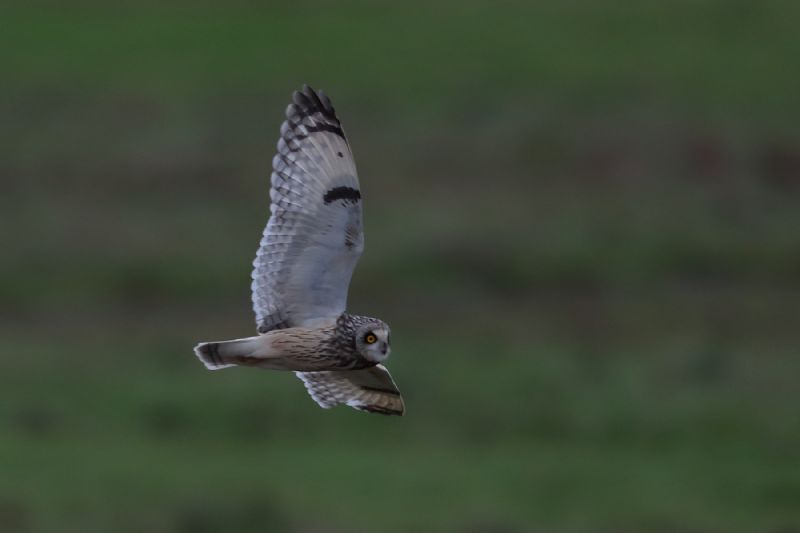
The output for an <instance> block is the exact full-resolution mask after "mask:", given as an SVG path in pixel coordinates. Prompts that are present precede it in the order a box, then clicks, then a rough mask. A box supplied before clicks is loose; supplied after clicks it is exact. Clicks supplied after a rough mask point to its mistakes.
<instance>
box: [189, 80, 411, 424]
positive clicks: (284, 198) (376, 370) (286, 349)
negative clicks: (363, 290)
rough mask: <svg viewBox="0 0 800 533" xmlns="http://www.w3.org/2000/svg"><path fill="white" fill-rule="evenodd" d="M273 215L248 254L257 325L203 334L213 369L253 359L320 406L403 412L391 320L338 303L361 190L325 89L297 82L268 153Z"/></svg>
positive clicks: (201, 347)
mask: <svg viewBox="0 0 800 533" xmlns="http://www.w3.org/2000/svg"><path fill="white" fill-rule="evenodd" d="M271 181H272V187H271V189H270V200H271V205H270V210H271V216H270V218H269V221H268V222H267V227H266V229H265V230H264V235H263V238H262V239H261V244H260V247H259V249H258V252H257V253H256V258H255V261H254V262H253V267H254V268H253V275H252V277H253V282H252V286H251V289H252V298H253V310H254V311H255V315H256V325H257V332H258V335H257V336H255V337H248V338H243V339H236V340H229V341H220V342H203V343H200V344H198V345H197V346H196V347H195V349H194V351H195V354H196V355H197V357H198V358H199V359H200V360H201V361H202V362H203V363H204V364H205V365H206V367H207V368H208V369H210V370H218V369H222V368H229V367H233V366H254V367H259V368H266V369H270V370H285V371H292V372H294V373H295V374H296V375H297V377H299V378H300V380H302V381H303V383H304V384H305V387H306V389H307V390H308V393H309V394H310V395H311V397H312V398H313V399H314V401H316V402H317V403H318V404H319V405H320V406H321V407H323V408H326V409H327V408H331V407H333V406H335V405H340V404H344V405H349V406H350V407H353V408H355V409H359V410H362V411H368V412H371V413H380V414H384V415H402V414H403V413H404V412H405V406H404V404H403V399H402V397H401V396H400V391H399V390H398V389H397V386H396V385H395V384H394V381H393V380H392V377H391V375H390V374H389V371H388V370H387V369H386V367H385V366H383V364H382V363H383V362H384V361H386V359H387V358H388V357H389V354H390V352H391V339H390V332H389V326H388V325H387V324H386V323H385V322H383V321H382V320H378V319H377V318H370V317H365V316H358V315H351V314H349V313H346V312H345V309H346V304H347V289H348V285H349V284H350V278H351V277H352V275H353V270H354V269H355V266H356V263H357V262H358V258H359V257H360V256H361V252H362V251H363V249H364V234H363V230H362V222H361V220H362V216H361V202H362V198H361V190H360V188H359V184H358V175H357V174H356V167H355V162H354V161H353V153H352V151H351V150H350V144H349V143H348V141H347V137H346V136H345V134H344V130H343V129H342V125H341V123H340V122H339V118H338V117H337V116H336V112H335V111H334V109H333V106H332V105H331V101H330V99H329V98H328V97H327V96H326V95H325V94H324V93H323V92H322V91H318V92H317V91H314V90H313V89H311V88H310V87H308V86H307V85H306V86H303V89H302V90H300V91H296V92H295V93H294V94H293V96H292V103H291V104H289V106H288V107H287V108H286V121H285V122H284V123H283V125H282V126H281V135H280V139H279V140H278V153H277V155H275V157H274V158H273V160H272V178H271Z"/></svg>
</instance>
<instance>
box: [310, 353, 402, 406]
mask: <svg viewBox="0 0 800 533" xmlns="http://www.w3.org/2000/svg"><path fill="white" fill-rule="evenodd" d="M295 374H297V377H299V378H300V379H301V380H302V381H303V383H304V384H305V386H306V390H307V391H308V393H309V394H310V395H311V398H313V399H314V401H315V402H317V403H318V404H319V406H320V407H323V408H325V409H330V408H331V407H333V406H335V405H341V404H345V405H349V406H350V407H352V408H354V409H359V410H361V411H368V412H371V413H379V414H383V415H403V414H404V413H405V405H404V404H403V397H402V396H401V395H400V391H399V390H398V388H397V385H395V383H394V381H393V380H392V376H391V375H390V374H389V371H388V370H387V369H386V367H385V366H383V365H375V366H373V367H370V368H365V369H363V370H342V371H325V372H295Z"/></svg>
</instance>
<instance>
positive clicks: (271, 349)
mask: <svg viewBox="0 0 800 533" xmlns="http://www.w3.org/2000/svg"><path fill="white" fill-rule="evenodd" d="M364 326H368V328H369V330H370V331H373V330H376V331H386V332H387V337H388V326H386V324H384V323H383V322H381V321H380V320H377V319H374V318H369V317H365V316H355V315H349V314H347V313H344V314H342V315H341V316H340V317H339V319H338V320H336V322H335V323H334V324H331V325H329V326H324V327H320V328H286V329H274V330H271V331H268V332H266V333H263V334H261V335H258V336H256V337H249V338H246V339H237V340H232V341H223V342H207V343H204V344H202V345H200V347H198V350H197V352H198V356H199V357H200V359H201V360H202V361H203V363H204V364H205V365H206V367H208V368H209V369H210V370H219V369H220V368H227V367H229V366H236V365H242V366H257V367H260V368H267V369H270V370H292V371H299V372H314V371H320V370H361V369H363V368H369V367H371V366H375V365H376V364H377V363H378V360H376V359H377V358H375V359H368V358H367V357H365V356H364V355H362V353H361V352H360V351H359V350H358V349H357V346H358V342H357V339H356V335H357V334H358V332H359V330H360V329H363V327H364ZM376 337H377V335H376ZM374 344H377V348H378V353H379V356H378V357H381V356H382V358H385V357H388V355H389V346H388V342H387V341H386V340H380V339H378V340H376V341H375V343H374Z"/></svg>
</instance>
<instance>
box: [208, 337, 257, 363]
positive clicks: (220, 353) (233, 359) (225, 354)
mask: <svg viewBox="0 0 800 533" xmlns="http://www.w3.org/2000/svg"><path fill="white" fill-rule="evenodd" d="M259 341H261V337H260V336H259V337H248V338H246V339H236V340H232V341H222V342H201V343H200V344H198V345H197V346H195V347H194V353H195V355H197V358H198V359H200V360H201V361H202V362H203V364H204V365H206V368H207V369H209V370H221V369H223V368H230V367H232V366H236V365H238V364H241V363H243V362H245V361H247V359H252V358H257V357H259V353H258V352H259V351H262V350H260V349H262V344H261V342H259Z"/></svg>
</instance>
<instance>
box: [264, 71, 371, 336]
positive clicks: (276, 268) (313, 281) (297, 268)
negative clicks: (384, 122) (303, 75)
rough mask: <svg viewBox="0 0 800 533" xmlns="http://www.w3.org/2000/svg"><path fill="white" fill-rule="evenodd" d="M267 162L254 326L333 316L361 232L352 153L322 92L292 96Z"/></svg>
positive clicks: (343, 300) (342, 302)
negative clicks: (267, 208) (268, 213)
mask: <svg viewBox="0 0 800 533" xmlns="http://www.w3.org/2000/svg"><path fill="white" fill-rule="evenodd" d="M272 168H273V172H272V177H271V189H270V200H271V205H270V210H271V213H272V214H271V216H270V219H269V222H268V223H267V227H266V229H265V230H264V235H263V238H262V239H261V244H260V247H259V249H258V252H257V253H256V258H255V261H254V262H253V267H254V268H253V276H252V277H253V283H252V292H253V310H254V311H255V315H256V324H257V326H258V331H259V332H260V333H265V332H267V331H270V330H272V329H276V328H283V327H294V326H313V325H320V324H326V323H332V322H333V321H335V319H336V318H337V317H338V316H339V315H340V314H341V313H343V312H344V310H345V307H346V305H347V289H348V286H349V284H350V278H351V277H352V275H353V270H354V269H355V266H356V263H357V262H358V258H359V257H360V255H361V252H362V250H363V247H364V236H363V229H362V222H361V216H362V215H361V191H360V187H359V183H358V175H357V173H356V167H355V162H354V160H353V154H352V151H351V150H350V145H349V144H348V142H347V138H346V137H345V134H344V130H343V129H342V126H341V123H340V122H339V119H338V117H337V116H336V112H335V110H334V109H333V106H332V105H331V102H330V99H328V97H327V96H325V95H324V94H323V93H322V91H319V93H317V92H315V91H314V90H313V89H311V88H310V87H308V86H304V87H303V89H302V91H296V92H295V93H294V95H293V96H292V103H291V104H289V106H288V107H287V108H286V121H285V122H284V123H283V124H282V125H281V137H280V139H279V140H278V153H277V155H276V156H275V157H274V158H273V160H272Z"/></svg>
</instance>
